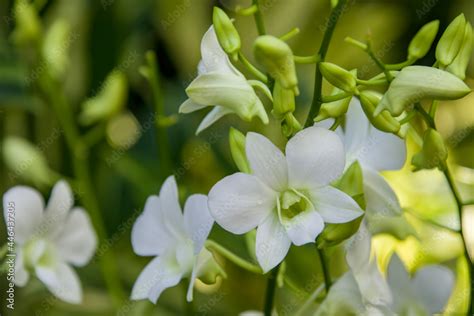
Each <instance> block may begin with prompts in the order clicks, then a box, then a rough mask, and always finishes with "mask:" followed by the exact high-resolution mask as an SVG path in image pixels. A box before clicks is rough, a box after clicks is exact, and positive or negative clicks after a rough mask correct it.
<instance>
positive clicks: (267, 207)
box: [209, 173, 277, 234]
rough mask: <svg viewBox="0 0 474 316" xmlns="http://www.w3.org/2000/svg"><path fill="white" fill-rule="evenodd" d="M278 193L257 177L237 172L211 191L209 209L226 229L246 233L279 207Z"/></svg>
mask: <svg viewBox="0 0 474 316" xmlns="http://www.w3.org/2000/svg"><path fill="white" fill-rule="evenodd" d="M276 201H277V193H276V192H275V191H273V190H272V189H270V188H268V187H267V186H266V185H265V184H264V183H262V182H261V181H260V180H259V179H258V178H257V177H255V176H253V175H249V174H245V173H235V174H233V175H230V176H227V177H225V178H224V179H222V180H220V181H219V182H217V183H216V184H215V185H214V187H213V188H212V189H211V191H210V192H209V209H210V210H211V215H212V216H213V217H214V219H215V220H216V222H217V223H218V224H219V225H220V226H222V227H223V228H224V229H226V230H228V231H230V232H232V233H234V234H243V233H246V232H248V231H249V230H251V229H253V228H255V227H257V226H258V225H259V224H260V223H261V222H262V221H263V220H264V219H265V218H266V217H267V215H268V214H269V213H270V212H271V211H273V210H274V209H275V207H276Z"/></svg>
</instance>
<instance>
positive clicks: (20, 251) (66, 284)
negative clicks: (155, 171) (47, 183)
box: [3, 181, 97, 303]
mask: <svg viewBox="0 0 474 316" xmlns="http://www.w3.org/2000/svg"><path fill="white" fill-rule="evenodd" d="M73 202H74V199H73V194H72V192H71V189H70V187H69V185H68V184H67V183H66V182H64V181H59V182H58V183H57V184H56V185H55V186H54V188H53V191H52V193H51V197H50V199H49V202H48V205H47V206H46V208H45V207H44V201H43V198H42V196H41V195H40V193H39V192H37V191H36V190H34V189H32V188H29V187H25V186H16V187H13V188H11V189H10V190H8V191H7V192H6V193H5V195H4V196H3V210H4V215H5V221H6V222H7V223H8V222H9V214H8V213H9V212H10V211H11V210H13V211H14V220H15V224H14V232H15V245H16V258H15V284H16V285H17V286H24V285H26V283H27V282H28V280H29V278H30V274H32V273H34V274H35V275H36V276H37V277H38V279H40V280H41V281H42V282H43V283H44V284H45V285H46V287H47V288H48V289H49V290H50V291H51V292H52V293H53V294H54V295H55V296H56V297H58V298H60V299H61V300H63V301H66V302H69V303H80V302H81V300H82V289H81V283H80V280H79V277H78V276H77V274H76V272H75V271H74V270H73V269H72V268H71V265H73V266H77V267H82V266H84V265H86V264H87V263H88V262H89V260H90V259H91V257H92V255H93V254H94V252H95V249H96V246H97V238H96V235H95V232H94V229H93V227H92V225H91V222H90V220H89V216H88V215H87V213H86V212H85V211H84V210H83V209H82V208H79V207H75V208H72V207H73Z"/></svg>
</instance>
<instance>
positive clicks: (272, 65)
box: [254, 35, 299, 95]
mask: <svg viewBox="0 0 474 316" xmlns="http://www.w3.org/2000/svg"><path fill="white" fill-rule="evenodd" d="M254 54H255V58H256V59H257V61H258V62H259V63H260V64H261V65H262V66H264V67H265V69H266V70H267V72H268V73H269V74H270V76H272V77H273V78H275V80H276V81H278V82H279V83H280V85H281V86H282V87H283V88H285V89H290V90H293V92H294V94H295V95H298V94H299V90H298V78H297V76H296V68H295V61H294V57H293V51H292V50H291V48H290V46H288V44H287V43H285V42H284V41H282V40H281V39H279V38H277V37H274V36H271V35H263V36H260V37H258V38H257V39H256V40H255V43H254Z"/></svg>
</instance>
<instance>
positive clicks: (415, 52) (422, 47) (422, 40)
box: [408, 20, 439, 60]
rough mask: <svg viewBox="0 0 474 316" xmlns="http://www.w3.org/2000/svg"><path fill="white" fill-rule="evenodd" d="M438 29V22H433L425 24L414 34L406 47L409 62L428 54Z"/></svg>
mask: <svg viewBox="0 0 474 316" xmlns="http://www.w3.org/2000/svg"><path fill="white" fill-rule="evenodd" d="M438 29H439V20H435V21H431V22H430V23H428V24H425V25H424V26H423V27H422V28H421V29H420V30H419V31H418V33H416V35H415V37H413V39H412V40H411V42H410V45H409V46H408V59H409V60H412V59H420V58H423V57H424V56H425V55H426V54H427V53H428V51H429V50H430V48H431V45H432V44H433V41H434V40H435V37H436V34H438Z"/></svg>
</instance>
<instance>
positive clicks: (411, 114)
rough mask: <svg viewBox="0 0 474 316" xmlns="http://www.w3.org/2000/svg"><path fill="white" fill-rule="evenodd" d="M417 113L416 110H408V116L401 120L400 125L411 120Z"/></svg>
mask: <svg viewBox="0 0 474 316" xmlns="http://www.w3.org/2000/svg"><path fill="white" fill-rule="evenodd" d="M415 115H416V111H411V112H408V114H407V116H405V117H404V118H403V119H401V120H400V125H403V124H406V123H408V122H410V121H411V120H412V119H413V118H414V117H415Z"/></svg>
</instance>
